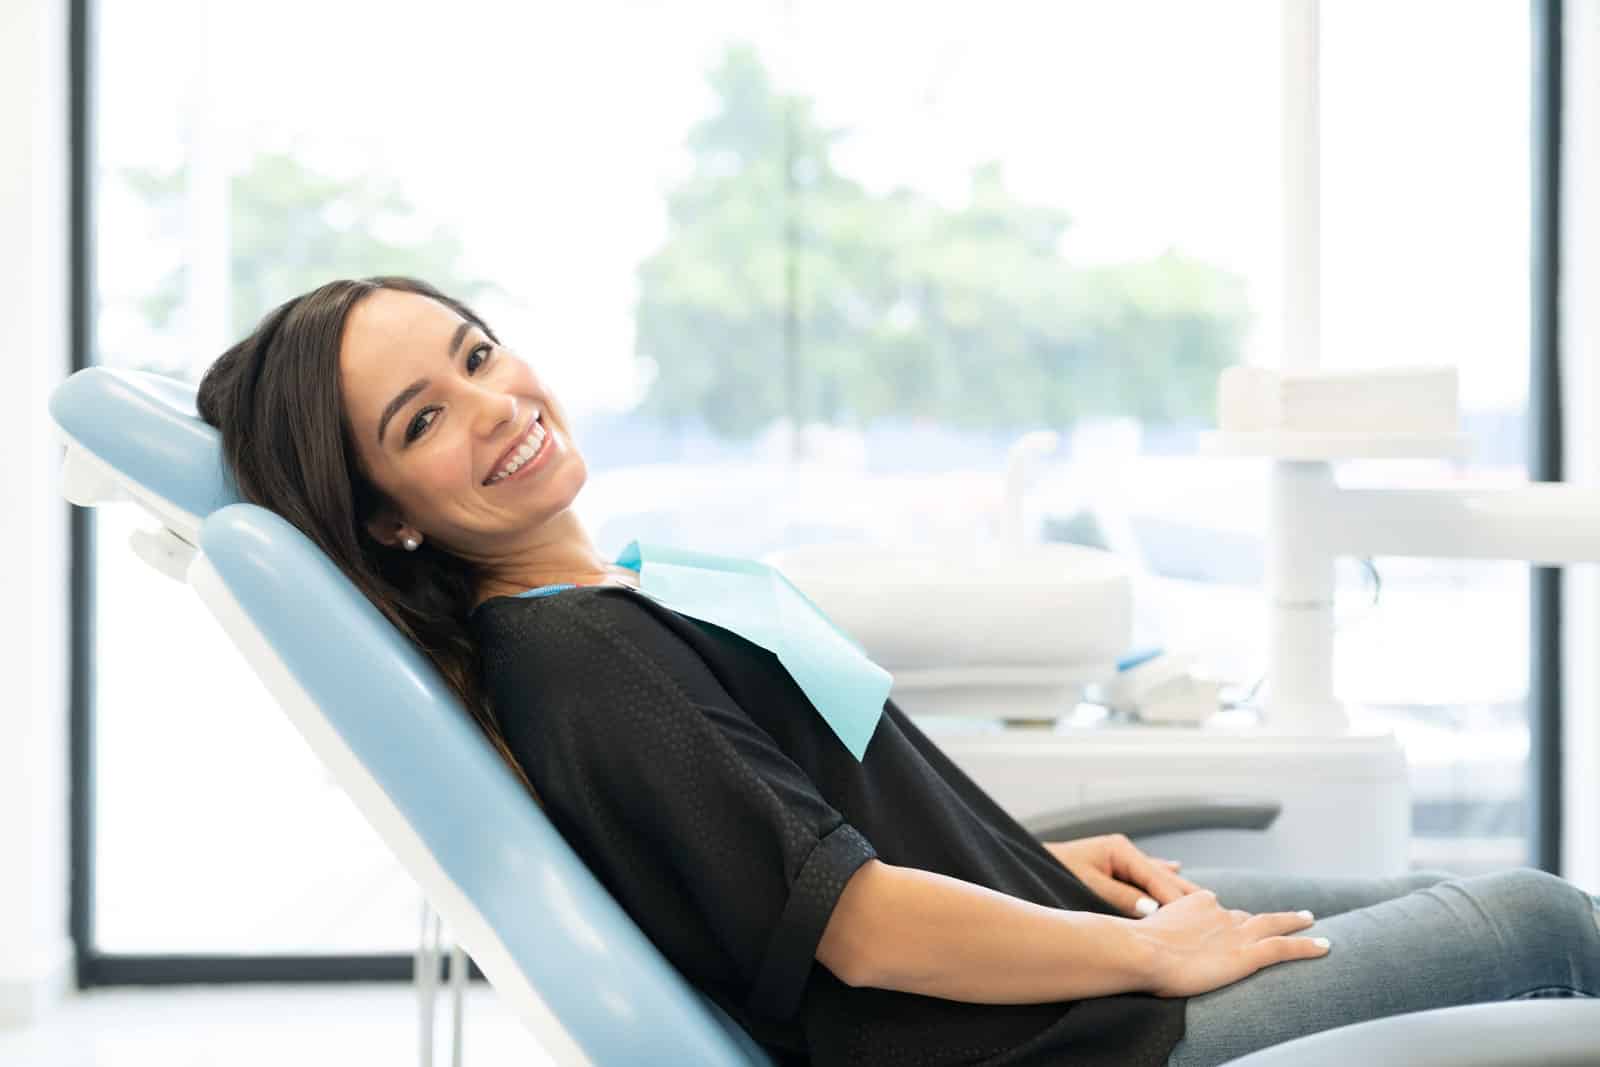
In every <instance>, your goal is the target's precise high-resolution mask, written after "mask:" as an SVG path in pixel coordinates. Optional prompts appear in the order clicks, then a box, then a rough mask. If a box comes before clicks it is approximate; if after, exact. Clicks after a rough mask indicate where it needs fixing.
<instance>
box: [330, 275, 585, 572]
mask: <svg viewBox="0 0 1600 1067" xmlns="http://www.w3.org/2000/svg"><path fill="white" fill-rule="evenodd" d="M339 387H340V389H341V391H342V396H343V399H344V404H345V410H346V413H347V414H348V417H349V419H350V425H351V429H352V431H353V433H354V435H355V439H356V449H357V452H358V453H359V455H360V459H361V463H362V466H363V467H364V468H365V470H366V471H367V473H368V476H369V477H370V478H371V479H372V481H373V482H374V484H376V485H377V487H378V488H379V489H380V490H381V491H382V492H383V493H384V494H385V495H386V496H387V497H388V498H389V499H390V500H391V501H392V502H393V503H394V507H395V511H394V512H389V511H384V512H382V513H380V514H379V515H377V516H375V517H374V518H373V520H372V521H371V523H370V524H369V529H370V530H371V532H372V534H373V536H374V537H376V538H377V539H378V540H379V541H381V542H383V543H385V544H395V543H397V542H398V540H399V534H400V531H401V530H403V529H409V530H416V531H418V532H420V533H421V535H422V536H423V537H424V538H427V539H431V540H432V541H434V543H435V544H437V545H440V546H442V547H444V548H447V549H449V550H450V551H452V552H455V553H456V554H457V555H461V556H463V557H466V558H469V559H475V560H478V561H481V562H493V561H494V560H496V559H497V558H502V557H503V556H504V555H506V554H507V553H508V552H509V551H510V550H512V549H514V548H516V547H526V545H527V544H528V542H529V537H530V533H531V532H533V531H536V530H537V528H538V527H540V526H541V525H543V524H544V523H545V522H546V521H548V520H549V519H551V518H552V517H553V516H556V515H558V514H560V513H561V512H563V511H565V510H566V508H567V507H568V506H569V505H570V504H571V503H572V500H573V498H574V497H576V496H577V495H578V490H579V489H581V488H582V487H583V484H584V481H585V480H586V479H587V477H588V469H587V468H586V467H585V466H584V462H583V457H582V456H581V455H580V454H579V453H578V449H577V447H576V446H575V445H573V443H572V439H571V436H570V435H569V433H568V428H567V420H566V417H565V413H564V412H563V411H562V410H561V408H560V406H559V405H558V404H557V403H556V401H555V398H554V397H552V396H551V395H550V393H549V391H548V390H547V389H546V388H545V387H544V386H543V385H542V384H541V383H540V381H539V379H538V377H537V376H536V375H535V374H534V373H533V370H532V368H530V367H529V366H528V365H527V364H526V363H524V362H523V361H522V360H521V359H519V358H517V356H516V355H514V354H513V353H512V352H511V351H510V350H509V349H506V348H502V347H500V346H499V345H496V344H495V343H494V342H493V341H491V340H490V339H489V337H488V335H487V334H485V333H484V332H483V331H482V330H480V329H478V328H477V327H476V326H473V325H471V324H469V323H468V322H467V321H466V320H464V319H462V318H461V316H459V315H457V314H456V313H455V312H454V311H451V310H450V309H449V308H447V307H445V306H444V305H443V304H439V303H437V302H435V301H433V300H430V299H429V298H428V297H425V296H422V295H419V294H417V293H408V292H403V291H399V290H394V289H378V290H375V291H374V292H372V293H369V294H368V295H367V296H366V297H364V298H363V299H362V300H361V302H360V303H358V304H356V306H355V307H354V308H352V309H351V311H350V313H349V315H348V316H347V317H346V319H345V327H344V336H343V338H342V341H341V345H340V349H339ZM535 416H538V421H539V424H540V426H539V427H535V426H534V417H535ZM541 428H542V432H543V437H544V440H543V441H541V440H540V434H541ZM380 433H381V440H380ZM535 446H537V448H538V452H537V453H536V454H534V455H533V456H532V457H531V458H529V459H524V460H523V461H522V464H521V465H520V466H518V467H517V469H516V471H515V473H514V474H513V475H511V476H509V477H507V476H505V473H504V472H505V471H506V470H507V468H508V466H510V465H511V464H513V463H514V462H515V459H516V457H519V456H525V455H527V453H528V452H529V450H530V449H531V448H533V447H535ZM402 523H403V525H402Z"/></svg>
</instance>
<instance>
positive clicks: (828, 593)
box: [762, 543, 1133, 688]
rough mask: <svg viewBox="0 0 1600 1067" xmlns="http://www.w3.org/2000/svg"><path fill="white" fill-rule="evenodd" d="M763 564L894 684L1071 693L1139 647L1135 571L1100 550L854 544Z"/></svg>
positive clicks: (795, 551) (796, 552)
mask: <svg viewBox="0 0 1600 1067" xmlns="http://www.w3.org/2000/svg"><path fill="white" fill-rule="evenodd" d="M762 560H763V562H765V563H769V564H771V565H773V566H775V567H777V568H778V569H779V570H780V571H782V572H783V574H784V576H785V577H787V578H788V579H789V581H790V582H792V583H793V584H794V586H795V587H796V588H797V589H799V590H800V591H801V592H802V593H804V594H805V595H806V596H807V597H809V598H810V599H811V601H812V602H813V603H814V604H816V606H817V607H818V608H820V609H822V611H823V612H824V613H825V614H826V615H827V616H828V617H829V618H830V619H832V620H833V621H834V622H835V623H836V624H838V626H839V627H840V628H841V629H843V630H844V631H845V632H846V633H848V634H849V635H850V636H851V637H853V638H855V640H856V641H858V642H859V643H860V644H861V646H862V647H863V648H864V649H865V650H866V652H867V655H869V656H870V657H871V658H872V659H873V661H874V662H876V663H877V664H878V665H879V666H881V667H883V668H884V669H885V670H887V671H889V672H890V673H891V674H895V675H896V681H897V683H899V682H900V681H902V680H903V681H906V682H912V681H914V680H915V679H921V682H922V683H923V684H926V685H929V686H933V687H938V686H940V685H953V684H956V683H957V682H958V681H960V680H961V679H963V678H965V679H966V682H967V684H968V685H970V684H972V683H973V682H974V681H977V680H978V679H980V678H983V679H987V680H988V681H987V682H984V683H982V684H994V685H1004V684H1008V682H1007V679H1011V680H1013V681H1015V682H1017V683H1023V684H1028V683H1030V682H1031V683H1044V682H1046V681H1048V680H1050V679H1055V680H1058V681H1060V682H1061V683H1063V684H1065V683H1067V682H1069V681H1078V680H1081V679H1084V678H1087V677H1089V676H1090V675H1096V674H1105V673H1108V672H1109V671H1111V670H1114V665H1115V663H1116V661H1117V660H1118V659H1119V658H1121V657H1122V656H1124V655H1125V654H1126V653H1127V651H1128V647H1129V645H1130V644H1131V643H1132V640H1133V594H1132V587H1131V584H1130V581H1129V573H1128V568H1127V566H1126V565H1125V564H1124V563H1123V561H1122V559H1121V558H1120V557H1118V556H1117V555H1115V554H1114V553H1111V552H1105V551H1102V550H1100V549H1094V548H1086V547H1083V546H1080V545H1068V544H1057V543H1039V544H1025V545H1022V546H1019V547H1002V546H998V545H997V546H994V547H985V548H983V549H979V550H972V549H966V550H959V549H943V548H921V547H909V548H908V547H904V546H898V545H886V544H870V543H855V544H849V543H846V544H826V545H806V546H800V547H794V548H787V549H780V550H778V551H775V552H770V553H768V554H767V555H765V556H763V557H762ZM897 688H898V685H897Z"/></svg>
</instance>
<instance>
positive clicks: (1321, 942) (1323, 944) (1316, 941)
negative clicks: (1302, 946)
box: [1311, 937, 1329, 948]
mask: <svg viewBox="0 0 1600 1067" xmlns="http://www.w3.org/2000/svg"><path fill="white" fill-rule="evenodd" d="M1311 943H1312V944H1313V945H1316V946H1317V947H1318V948H1327V947H1328V944H1329V941H1328V939H1327V938H1325V937H1313V938H1312V939H1311Z"/></svg>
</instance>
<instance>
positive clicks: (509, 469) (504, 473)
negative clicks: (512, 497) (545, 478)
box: [489, 412, 545, 484]
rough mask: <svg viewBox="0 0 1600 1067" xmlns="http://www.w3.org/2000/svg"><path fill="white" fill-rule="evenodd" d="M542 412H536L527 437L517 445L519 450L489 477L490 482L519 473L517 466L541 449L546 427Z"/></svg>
mask: <svg viewBox="0 0 1600 1067" xmlns="http://www.w3.org/2000/svg"><path fill="white" fill-rule="evenodd" d="M541 414H542V412H535V413H534V416H533V419H534V421H533V422H532V423H531V424H530V425H529V427H528V434H527V437H526V438H524V440H523V442H522V444H520V445H518V446H517V450H516V451H515V452H513V453H512V454H511V458H510V459H509V460H507V461H506V465H505V466H504V467H501V468H500V469H499V470H498V471H496V472H495V474H494V477H492V478H490V479H489V482H490V484H493V483H494V482H498V481H499V480H500V479H502V478H509V477H510V476H511V475H513V474H515V473H517V468H518V467H520V466H522V465H523V464H524V463H526V462H527V461H528V460H530V459H532V458H533V456H534V454H535V453H537V452H538V451H539V446H540V445H542V444H544V435H545V431H544V427H543V426H542V425H540V423H539V416H540V415H541Z"/></svg>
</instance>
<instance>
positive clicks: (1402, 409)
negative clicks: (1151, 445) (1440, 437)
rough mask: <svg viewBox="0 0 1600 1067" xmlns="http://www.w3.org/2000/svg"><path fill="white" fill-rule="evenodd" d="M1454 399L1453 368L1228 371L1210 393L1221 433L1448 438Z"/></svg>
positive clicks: (1455, 418)
mask: <svg viewBox="0 0 1600 1067" xmlns="http://www.w3.org/2000/svg"><path fill="white" fill-rule="evenodd" d="M1458 394H1459V387H1458V384H1457V376H1456V369H1455V368H1454V367H1394V368H1389V367H1384V368H1375V369H1371V370H1357V371H1323V370H1275V369H1271V368H1266V367H1229V368H1227V369H1226V370H1224V371H1223V372H1222V379H1221V382H1220V383H1219V385H1218V389H1217V426H1218V428H1219V429H1221V430H1222V431H1223V432H1225V433H1268V432H1272V433H1455V432H1457V430H1458V429H1459V428H1460V427H1459V421H1460V415H1459V395H1458Z"/></svg>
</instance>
